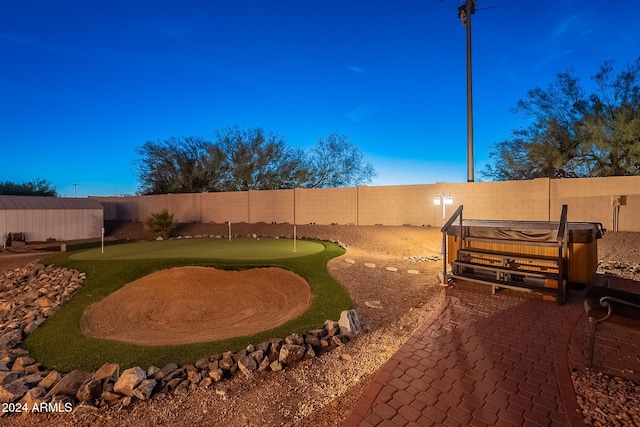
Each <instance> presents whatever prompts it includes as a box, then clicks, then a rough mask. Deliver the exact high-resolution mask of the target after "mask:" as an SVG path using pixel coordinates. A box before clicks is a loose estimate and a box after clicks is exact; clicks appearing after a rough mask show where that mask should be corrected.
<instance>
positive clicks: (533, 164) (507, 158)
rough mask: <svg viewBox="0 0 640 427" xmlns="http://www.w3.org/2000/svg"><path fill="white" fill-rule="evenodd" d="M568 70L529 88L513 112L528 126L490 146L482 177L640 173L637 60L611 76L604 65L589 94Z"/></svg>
mask: <svg viewBox="0 0 640 427" xmlns="http://www.w3.org/2000/svg"><path fill="white" fill-rule="evenodd" d="M574 73H575V72H574V70H573V69H569V70H567V71H564V72H561V73H559V74H558V75H557V77H556V80H555V81H553V82H552V83H550V84H549V86H548V87H547V88H545V89H543V88H540V87H536V88H535V89H532V90H529V91H528V93H527V97H526V98H525V99H524V100H520V101H519V102H518V104H517V108H516V110H515V112H522V113H524V114H525V116H526V117H527V118H528V119H530V120H531V122H530V124H529V125H528V126H526V127H523V128H521V129H517V130H514V131H512V135H511V138H510V139H507V140H503V141H500V142H498V143H496V144H495V146H494V149H493V150H492V151H491V153H490V158H491V161H492V164H489V165H488V166H487V167H486V169H485V170H484V171H483V175H484V176H485V177H487V178H490V179H494V180H518V179H532V178H540V177H549V178H575V177H598V176H623V175H639V174H640V86H639V83H640V58H638V59H637V60H636V61H635V62H634V63H632V64H628V65H627V67H626V69H624V70H623V71H621V72H619V73H618V74H615V73H614V67H613V62H612V61H605V62H604V63H603V64H602V65H601V66H600V69H599V70H598V72H597V73H596V74H595V75H593V76H592V77H591V82H592V85H591V88H590V89H591V90H590V92H589V93H587V91H586V90H585V88H584V87H583V85H582V83H581V81H580V79H579V78H578V77H576V76H575V74H574Z"/></svg>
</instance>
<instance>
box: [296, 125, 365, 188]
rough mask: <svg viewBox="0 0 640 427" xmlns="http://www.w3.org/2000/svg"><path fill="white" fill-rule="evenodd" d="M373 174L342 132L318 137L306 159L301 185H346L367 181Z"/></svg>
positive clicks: (358, 151) (315, 186)
mask: <svg viewBox="0 0 640 427" xmlns="http://www.w3.org/2000/svg"><path fill="white" fill-rule="evenodd" d="M376 175H377V173H376V171H375V169H374V167H373V165H372V164H371V163H369V162H367V161H366V160H365V158H364V154H363V153H362V151H360V149H358V147H356V146H355V145H354V144H352V143H351V141H350V140H349V138H348V137H347V136H346V135H340V134H338V133H332V134H329V135H328V136H327V137H326V138H320V139H319V140H318V142H317V143H316V145H314V146H313V147H312V148H311V152H310V153H309V156H308V158H307V182H306V183H305V185H304V186H305V187H308V188H318V187H350V186H357V185H361V184H368V183H370V182H371V180H372V179H373V178H374V177H375V176H376Z"/></svg>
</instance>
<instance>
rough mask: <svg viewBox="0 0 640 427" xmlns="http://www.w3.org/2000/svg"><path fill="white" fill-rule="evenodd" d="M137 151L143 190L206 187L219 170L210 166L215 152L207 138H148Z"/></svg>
mask: <svg viewBox="0 0 640 427" xmlns="http://www.w3.org/2000/svg"><path fill="white" fill-rule="evenodd" d="M137 152H138V154H139V155H140V156H141V159H139V161H138V178H139V180H140V182H141V184H142V185H141V190H142V192H143V193H146V194H160V193H194V192H200V191H206V190H208V187H209V184H210V182H212V181H215V180H216V174H218V175H219V174H220V173H221V170H220V168H217V167H213V166H212V164H213V162H214V161H215V159H216V152H215V150H212V144H211V142H209V141H206V140H204V139H202V138H198V137H187V138H169V139H168V140H166V141H148V142H146V143H145V144H144V145H143V146H142V147H139V148H138V149H137ZM218 157H220V156H218Z"/></svg>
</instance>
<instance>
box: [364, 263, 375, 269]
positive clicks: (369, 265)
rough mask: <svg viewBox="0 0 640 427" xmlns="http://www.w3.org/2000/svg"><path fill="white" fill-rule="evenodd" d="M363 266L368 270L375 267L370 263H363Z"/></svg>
mask: <svg viewBox="0 0 640 427" xmlns="http://www.w3.org/2000/svg"><path fill="white" fill-rule="evenodd" d="M364 266H365V267H369V268H376V265H375V264H374V263H372V262H365V263H364Z"/></svg>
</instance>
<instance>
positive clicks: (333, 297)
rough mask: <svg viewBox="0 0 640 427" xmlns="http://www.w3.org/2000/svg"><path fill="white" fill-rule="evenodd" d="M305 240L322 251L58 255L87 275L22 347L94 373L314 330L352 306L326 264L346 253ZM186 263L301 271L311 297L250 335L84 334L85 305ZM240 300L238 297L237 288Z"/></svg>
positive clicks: (182, 360)
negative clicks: (155, 341) (153, 340)
mask: <svg viewBox="0 0 640 427" xmlns="http://www.w3.org/2000/svg"><path fill="white" fill-rule="evenodd" d="M195 241H196V240H190V241H189V242H195ZM260 241H262V240H260ZM158 243H160V242H158ZM299 243H301V241H299V242H298V244H299ZM309 243H316V244H319V245H322V246H323V247H324V250H323V251H321V252H317V253H314V254H311V255H306V256H297V257H291V258H280V259H268V260H265V259H261V260H238V259H235V260H228V259H226V260H225V259H217V260H209V259H203V258H196V257H193V258H169V259H167V258H163V259H129V260H108V261H94V260H78V259H74V255H75V254H76V253H75V252H71V253H67V254H60V255H57V256H55V257H53V258H51V259H49V260H47V262H48V263H53V264H56V265H59V266H64V267H69V268H74V269H77V270H80V271H84V272H86V273H87V278H86V280H85V281H84V283H83V286H82V288H81V289H79V290H78V291H77V292H76V294H75V295H74V296H73V298H72V299H71V300H70V301H68V302H67V303H65V304H64V305H63V306H62V307H61V308H60V309H59V310H58V312H56V313H55V314H54V315H53V316H51V317H50V318H49V319H47V320H46V321H45V322H44V323H43V324H42V325H41V326H40V327H39V328H38V329H36V330H35V331H33V332H32V333H31V334H29V335H28V336H27V338H26V339H25V342H24V348H25V349H26V350H28V351H29V353H30V355H31V357H33V358H35V359H36V360H37V361H38V362H40V363H42V364H43V365H45V366H46V367H47V368H48V369H56V370H58V371H61V372H69V371H72V370H74V369H82V370H85V371H95V370H96V369H98V368H99V367H100V366H102V365H103V364H104V363H118V364H119V365H120V367H121V369H125V368H127V367H132V366H140V367H142V368H144V369H146V368H147V367H149V366H152V365H154V366H159V367H162V366H164V365H166V364H167V363H170V362H175V363H178V364H190V363H195V361H196V360H198V359H200V358H203V357H209V356H211V355H214V354H221V353H222V352H224V351H237V350H240V349H243V348H245V347H246V346H247V345H248V344H258V343H260V342H263V341H266V340H268V339H270V338H273V337H279V338H284V337H285V336H287V335H289V334H291V333H294V332H298V333H303V332H307V331H309V330H311V329H314V328H318V327H320V326H321V325H322V324H323V323H324V321H325V320H327V319H332V320H337V319H338V318H339V317H340V312H342V311H343V310H348V309H350V308H351V306H352V305H351V299H350V297H349V294H348V293H347V291H346V290H345V289H344V287H343V286H342V285H341V284H340V283H338V282H337V281H336V280H335V279H333V278H332V277H331V276H330V275H329V273H328V271H327V262H329V260H330V259H331V258H334V257H336V256H339V255H342V254H343V253H344V251H343V250H342V249H341V248H339V247H338V246H337V245H334V244H332V243H321V242H309ZM123 246H128V245H123ZM114 247H115V246H113V247H112V248H114ZM98 251H99V249H98ZM185 265H199V266H210V267H217V268H226V269H247V268H256V267H281V268H285V269H288V270H291V271H293V272H295V273H297V274H299V275H300V276H302V277H303V278H304V279H305V280H306V281H307V282H308V283H309V286H310V288H311V293H312V294H313V301H312V303H311V307H310V308H309V309H308V310H307V311H306V312H305V313H304V314H302V315H301V316H300V317H298V318H296V319H293V320H291V321H289V322H287V323H285V324H283V325H280V326H279V327H277V328H274V329H271V330H268V331H264V332H260V333H258V334H255V335H251V336H246V337H236V338H232V339H227V340H221V341H215V342H208V343H195V344H182V345H172V346H142V345H136V344H130V343H123V342H118V341H109V340H103V339H97V338H91V337H87V336H85V335H84V334H83V333H82V331H81V329H80V317H81V316H82V313H83V311H84V309H85V308H86V307H87V306H88V305H89V304H92V303H94V302H97V301H100V300H101V299H102V298H104V297H106V296H107V295H109V294H110V293H112V292H114V291H116V290H117V289H119V288H121V287H122V286H124V285H126V284H127V283H129V282H132V281H133V280H135V279H138V278H140V277H142V276H145V275H148V274H151V273H153V272H154V271H159V270H163V269H166V268H172V267H178V266H185ZM185 286H188V284H185ZM149 297H152V295H150V296H149ZM238 298H242V294H241V292H239V294H238Z"/></svg>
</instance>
